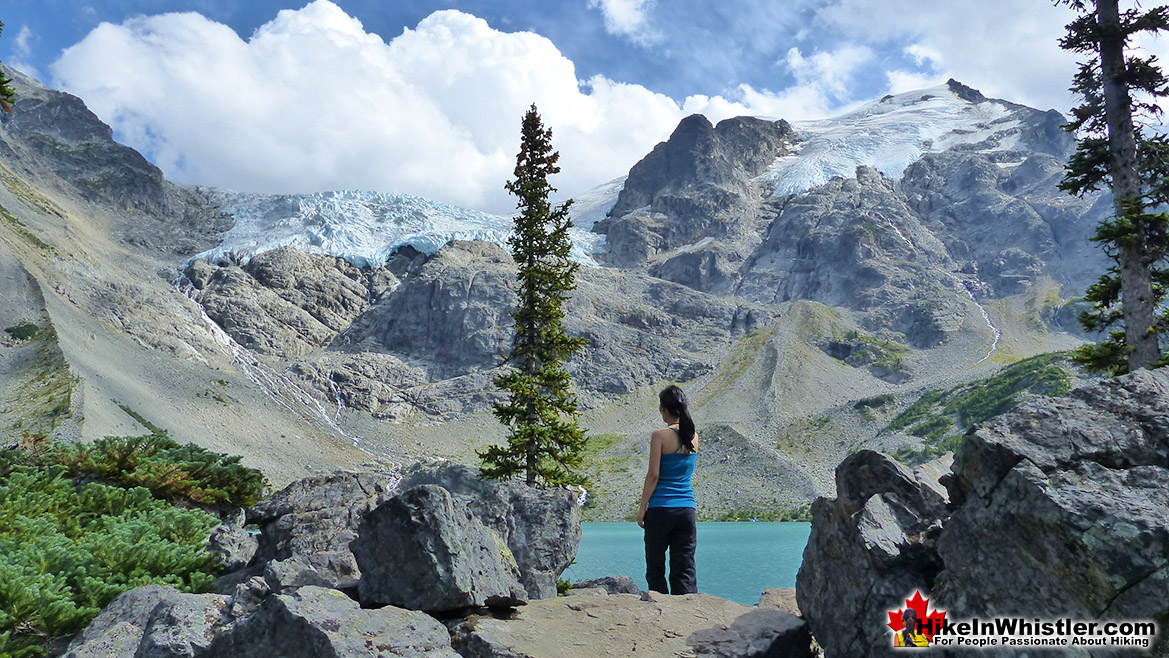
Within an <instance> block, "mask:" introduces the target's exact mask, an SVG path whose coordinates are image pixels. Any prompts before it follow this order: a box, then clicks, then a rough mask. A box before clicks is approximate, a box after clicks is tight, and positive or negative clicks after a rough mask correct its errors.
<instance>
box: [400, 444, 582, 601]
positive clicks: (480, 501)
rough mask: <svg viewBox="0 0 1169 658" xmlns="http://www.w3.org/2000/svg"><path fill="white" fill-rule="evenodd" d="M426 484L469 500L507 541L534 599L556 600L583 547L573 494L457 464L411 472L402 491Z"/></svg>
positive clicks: (479, 515)
mask: <svg viewBox="0 0 1169 658" xmlns="http://www.w3.org/2000/svg"><path fill="white" fill-rule="evenodd" d="M421 485H437V486H439V487H441V488H443V489H444V490H446V491H448V492H450V494H451V496H453V497H455V498H461V499H463V500H464V501H465V502H466V504H467V508H468V510H469V511H470V512H471V514H472V515H473V516H474V517H475V519H476V520H477V521H478V522H479V523H481V524H482V525H484V526H485V527H486V528H488V529H490V530H492V531H494V532H495V533H496V534H497V535H498V536H499V537H500V538H501V539H502V540H503V542H504V544H506V547H507V550H508V552H510V553H511V556H512V558H513V559H515V562H516V566H517V567H518V568H519V576H520V582H521V583H522V584H523V586H524V588H525V589H526V590H527V593H528V596H529V597H531V598H533V599H547V598H552V597H555V596H556V581H557V579H559V577H560V574H562V573H564V570H565V569H567V568H568V566H569V565H570V564H572V561H573V560H574V559H575V558H576V549H577V547H578V546H579V545H580V537H581V531H580V508H579V507H577V505H576V496H575V494H574V493H573V492H571V491H567V490H564V489H561V490H555V489H553V490H540V489H533V488H532V487H529V486H527V485H525V484H523V483H520V482H492V481H487V480H483V479H480V478H479V477H478V475H477V474H476V472H475V470H474V469H472V468H469V467H467V466H462V465H456V464H447V465H445V466H443V467H440V468H432V467H420V468H417V469H415V470H413V471H410V472H407V473H406V474H405V475H404V476H403V478H402V483H401V485H400V486H399V490H401V491H407V490H409V489H410V488H412V487H417V486H421Z"/></svg>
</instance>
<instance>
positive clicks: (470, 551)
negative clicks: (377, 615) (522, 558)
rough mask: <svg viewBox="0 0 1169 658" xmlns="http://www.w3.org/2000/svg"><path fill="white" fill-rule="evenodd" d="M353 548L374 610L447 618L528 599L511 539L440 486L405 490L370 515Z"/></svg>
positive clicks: (364, 596) (362, 592)
mask: <svg viewBox="0 0 1169 658" xmlns="http://www.w3.org/2000/svg"><path fill="white" fill-rule="evenodd" d="M352 550H353V555H354V557H355V558H356V559H357V563H358V565H359V567H360V568H361V571H362V578H361V581H360V582H359V583H358V593H359V596H360V598H361V601H362V603H363V604H364V605H367V606H371V605H396V606H399V607H405V608H410V609H413V610H425V611H427V612H445V611H450V610H458V609H462V608H468V607H473V606H484V605H486V606H493V607H496V606H502V607H509V606H515V605H519V604H522V603H524V602H525V601H526V599H527V598H528V597H527V592H525V591H524V587H523V585H521V584H520V573H519V568H518V567H517V566H516V562H515V558H514V557H512V554H511V550H510V549H509V548H508V547H507V543H506V542H505V541H504V540H503V538H501V537H500V536H499V534H498V533H496V532H495V531H494V530H491V529H490V528H488V527H486V526H485V525H483V524H482V523H480V522H479V521H478V520H477V519H476V517H475V515H474V514H472V512H471V509H470V507H469V505H468V504H467V502H465V501H464V500H463V499H462V498H452V497H451V494H450V492H448V491H447V490H446V489H443V488H442V487H439V486H437V485H432V484H423V485H418V486H415V487H411V488H408V489H405V490H404V491H402V493H400V494H398V495H396V496H394V497H393V498H391V499H389V500H387V501H386V502H385V503H382V504H381V505H379V506H378V507H377V508H375V509H373V510H371V511H370V512H368V513H366V514H365V516H364V518H363V519H362V521H361V525H360V526H359V527H358V531H357V538H356V539H354V540H353V543H352Z"/></svg>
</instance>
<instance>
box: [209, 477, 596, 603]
mask: <svg viewBox="0 0 1169 658" xmlns="http://www.w3.org/2000/svg"><path fill="white" fill-rule="evenodd" d="M420 485H436V486H437V487H439V488H441V489H442V491H443V492H445V493H439V492H435V491H432V492H431V493H433V494H434V495H435V496H437V497H438V498H443V497H444V496H445V497H446V498H450V504H449V505H447V504H446V503H442V504H439V505H438V507H437V508H436V507H434V506H428V507H426V513H427V514H429V515H430V516H428V517H427V518H429V519H430V522H431V523H433V524H434V525H433V526H431V525H429V524H422V526H421V527H416V528H414V527H413V526H412V528H413V529H416V530H418V531H419V532H422V533H425V532H429V531H432V530H434V529H435V528H438V527H440V526H443V527H446V530H447V531H450V532H448V533H447V534H443V535H442V536H441V537H440V538H438V537H431V538H430V539H436V540H437V539H442V540H443V541H447V540H450V541H453V542H454V543H453V544H451V545H452V546H459V545H462V542H463V541H464V540H468V539H469V538H474V537H478V538H481V539H484V541H486V539H487V538H492V539H491V543H490V544H485V545H487V546H489V547H490V548H491V550H492V551H495V552H497V553H499V555H500V556H501V557H500V559H501V561H500V563H499V564H497V565H494V566H492V567H491V568H504V562H506V560H504V559H503V558H502V556H503V555H505V554H510V560H511V563H512V565H513V566H514V568H515V569H518V572H517V574H516V575H515V578H516V579H517V582H516V583H511V584H509V585H508V587H511V586H512V585H514V587H515V592H514V593H515V594H516V595H517V596H516V597H515V598H516V599H517V600H518V599H523V598H528V597H531V598H548V597H554V596H556V581H557V579H558V578H559V576H560V574H561V573H563V572H564V570H565V569H567V568H568V565H569V564H571V563H572V560H573V559H574V558H575V557H576V549H577V546H578V545H579V544H580V510H579V509H578V508H577V506H576V499H575V496H574V494H573V493H572V492H570V491H566V490H559V491H557V490H537V489H533V488H531V487H528V486H526V485H523V484H522V483H518V482H489V481H485V480H481V479H480V478H479V477H478V475H477V474H476V472H475V471H474V470H473V469H471V468H468V467H466V466H463V465H458V464H452V463H441V464H437V465H433V464H432V465H419V466H416V467H413V468H411V469H409V470H407V471H406V472H405V473H403V474H401V475H394V474H391V473H384V472H350V471H338V472H335V473H332V474H330V475H327V476H316V477H311V478H305V479H303V480H299V481H297V482H294V483H293V484H291V485H289V486H288V487H286V488H284V489H283V490H281V491H279V492H277V493H276V494H274V495H273V496H272V497H271V498H269V499H267V500H265V501H263V502H261V503H258V504H257V505H255V506H253V507H251V508H249V509H248V510H247V515H246V517H247V518H246V521H247V523H250V524H256V525H258V526H259V527H260V529H261V533H260V536H259V547H258V550H257V551H256V552H255V556H254V558H252V559H251V560H250V562H249V566H248V568H246V569H242V570H240V571H237V572H235V573H231V574H228V575H226V576H224V577H223V578H222V580H223V581H224V583H225V584H226V583H232V584H234V583H238V582H242V581H244V580H247V579H248V578H250V577H252V576H254V575H258V574H262V575H263V576H264V577H265V579H266V580H267V582H268V585H269V586H270V587H271V588H272V589H274V590H275V591H277V592H280V591H282V590H284V589H287V588H292V587H301V586H305V585H314V586H320V587H330V588H336V589H352V588H357V587H358V583H359V581H361V580H362V578H363V576H362V573H363V571H364V568H363V567H361V566H360V565H359V560H358V559H357V558H355V557H354V553H355V552H360V549H359V548H358V547H359V546H362V545H365V546H369V545H370V541H371V539H370V538H371V537H373V536H374V535H375V534H377V533H380V532H381V530H378V528H381V529H384V528H386V527H389V526H388V525H384V524H383V522H385V521H386V519H383V518H382V515H383V514H386V513H387V512H385V511H382V512H379V513H378V515H377V517H378V519H380V521H379V522H375V523H372V525H369V526H368V528H367V529H368V531H369V532H370V533H371V534H370V535H367V536H366V538H365V539H364V540H362V541H360V542H358V543H357V546H354V545H352V544H353V543H354V540H357V539H358V536H359V534H360V533H359V526H361V525H362V523H363V519H365V517H366V516H368V515H369V514H371V513H372V512H371V511H373V510H379V509H381V507H383V506H384V505H385V504H386V503H387V501H390V500H391V499H393V498H394V497H397V496H400V495H402V494H405V493H407V492H409V491H410V490H412V489H414V488H416V487H418V486H420ZM415 502H418V501H415ZM404 504H405V505H407V506H409V505H411V504H413V503H409V504H407V503H404V502H403V501H398V503H395V508H397V507H398V506H400V505H404ZM456 508H457V510H458V513H457V514H456ZM456 517H458V518H457V520H456ZM399 521H401V522H403V523H407V524H408V523H409V519H408V518H407V519H402V518H399ZM452 523H453V524H455V526H457V527H447V526H450V524H452ZM444 524H446V525H445V526H444ZM391 525H392V524H391ZM464 531H466V532H467V533H469V535H466V534H460V533H463V532H464ZM450 533H454V534H453V535H452V534H450ZM378 536H380V535H378ZM382 539H384V540H385V541H391V542H392V541H413V540H412V539H410V538H408V537H403V536H391V537H384V538H382ZM495 539H498V540H499V542H501V545H500V546H495ZM381 541H382V540H381V539H379V540H377V542H375V543H374V545H373V546H372V547H371V548H370V549H369V551H368V552H367V554H366V557H367V559H368V560H369V564H371V565H374V568H375V569H382V572H381V573H382V574H383V575H384V576H385V577H394V576H395V575H396V574H395V572H394V570H393V569H392V568H390V570H389V572H386V571H385V570H384V569H385V568H387V567H386V565H384V564H382V563H381V562H380V560H381V558H382V557H384V556H385V554H386V551H385V550H384V548H383V547H382V544H381V543H380V542H381ZM419 541H421V540H419ZM427 541H429V540H427ZM497 548H498V549H499V550H498V551H496V549H497ZM391 557H397V558H399V559H414V558H418V557H419V555H417V554H416V551H414V550H410V551H407V552H405V553H402V554H401V555H397V556H391ZM448 566H449V565H448ZM465 566H466V565H460V566H459V568H460V569H461V568H464V567H465ZM484 568H486V567H484ZM452 573H453V572H452ZM448 575H449V574H448ZM379 578H381V576H379ZM370 586H371V585H369V584H367V585H366V587H370ZM377 587H385V585H384V583H383V584H382V585H379V586H377ZM373 591H376V590H373ZM509 592H510V590H509ZM503 594H504V592H503V591H502V590H501V591H499V592H493V593H492V594H490V595H488V596H496V595H503ZM509 595H510V594H509ZM363 600H364V598H363ZM394 600H395V601H396V600H397V599H394ZM475 600H476V601H478V602H477V603H464V604H461V605H463V606H466V605H481V604H482V603H483V602H485V600H486V599H481V598H477V599H475ZM379 601H380V602H381V603H389V602H391V601H389V600H385V599H379ZM500 601H501V602H502V599H501V600H500ZM412 607H413V606H412ZM418 607H419V608H423V609H429V608H426V607H425V606H418Z"/></svg>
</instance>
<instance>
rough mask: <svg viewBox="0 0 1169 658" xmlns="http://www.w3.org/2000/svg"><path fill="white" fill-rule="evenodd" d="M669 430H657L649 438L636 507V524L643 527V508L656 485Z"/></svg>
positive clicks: (647, 503)
mask: <svg viewBox="0 0 1169 658" xmlns="http://www.w3.org/2000/svg"><path fill="white" fill-rule="evenodd" d="M668 432H670V430H657V431H655V432H654V433H653V434H652V435H650V438H649V468H648V469H647V470H646V472H645V484H644V485H642V487H641V505H640V506H639V507H638V508H637V525H639V526H641V527H643V528H644V527H645V510H646V507H647V506H648V505H649V499H650V496H652V495H653V493H654V489H655V488H657V486H658V475H659V474H660V473H661V468H662V443H663V442H665V437H666V433H668Z"/></svg>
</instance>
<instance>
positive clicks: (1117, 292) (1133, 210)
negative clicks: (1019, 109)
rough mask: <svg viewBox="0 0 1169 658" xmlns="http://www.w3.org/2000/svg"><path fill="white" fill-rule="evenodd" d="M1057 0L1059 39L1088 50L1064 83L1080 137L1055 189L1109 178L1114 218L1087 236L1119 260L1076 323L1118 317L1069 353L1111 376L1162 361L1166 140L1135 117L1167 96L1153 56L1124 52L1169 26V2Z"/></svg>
mask: <svg viewBox="0 0 1169 658" xmlns="http://www.w3.org/2000/svg"><path fill="white" fill-rule="evenodd" d="M1057 1H1058V3H1061V4H1067V5H1069V6H1070V7H1072V8H1073V9H1075V10H1076V11H1078V12H1080V16H1079V17H1078V18H1077V19H1076V20H1074V21H1072V22H1071V23H1069V24H1068V26H1067V36H1066V37H1064V38H1063V39H1062V40H1061V41H1060V46H1061V47H1063V48H1064V49H1066V50H1071V51H1074V52H1077V53H1081V54H1083V55H1085V56H1086V57H1087V59H1086V61H1084V62H1082V63H1081V64H1080V69H1079V72H1078V73H1077V74H1076V77H1075V80H1074V83H1073V85H1072V87H1071V90H1072V91H1073V92H1075V93H1076V94H1077V95H1078V96H1079V97H1080V98H1081V99H1082V101H1083V102H1082V104H1080V105H1079V106H1077V107H1076V108H1074V109H1073V110H1072V112H1073V114H1074V118H1073V119H1072V121H1071V123H1069V124H1068V126H1067V127H1068V129H1069V130H1072V131H1074V132H1076V133H1078V134H1079V136H1080V141H1079V144H1078V146H1077V149H1076V152H1075V155H1073V156H1072V159H1071V161H1070V162H1069V163H1068V169H1067V175H1066V177H1065V178H1064V181H1063V182H1062V183H1061V184H1060V188H1061V189H1063V190H1066V191H1068V192H1071V193H1072V194H1076V195H1083V194H1084V193H1085V192H1088V191H1093V190H1098V189H1102V188H1104V187H1105V186H1107V188H1108V189H1109V190H1110V191H1111V192H1112V197H1113V217H1112V218H1110V219H1108V220H1106V221H1104V222H1101V223H1100V226H1099V227H1098V228H1097V231H1096V235H1095V236H1094V237H1093V238H1092V239H1093V240H1095V241H1096V242H1099V243H1101V245H1103V247H1104V250H1105V253H1107V254H1108V256H1109V257H1111V258H1112V259H1113V260H1114V261H1115V262H1116V265H1115V266H1113V267H1111V268H1109V270H1108V272H1106V273H1105V274H1104V275H1103V276H1102V277H1101V278H1100V280H1099V281H1098V282H1097V283H1095V284H1093V285H1092V286H1091V287H1090V288H1089V289H1088V293H1087V298H1088V300H1089V301H1090V302H1092V303H1093V308H1092V309H1090V310H1088V311H1086V312H1084V313H1083V314H1082V315H1081V316H1080V321H1081V323H1082V324H1083V325H1084V327H1086V328H1088V329H1090V330H1094V331H1103V330H1106V329H1109V328H1113V327H1116V326H1118V325H1123V330H1115V331H1112V332H1111V333H1110V335H1109V338H1108V339H1107V340H1104V341H1101V342H1100V343H1098V344H1095V345H1087V346H1085V347H1083V348H1081V349H1080V350H1079V351H1078V353H1077V356H1076V360H1077V361H1079V362H1080V363H1083V364H1085V365H1086V366H1088V367H1089V368H1091V369H1094V370H1104V371H1109V372H1112V373H1114V374H1122V373H1125V372H1128V371H1131V370H1136V369H1137V368H1142V367H1154V366H1157V365H1163V363H1164V361H1163V357H1162V354H1161V349H1160V345H1159V338H1160V335H1161V334H1162V333H1164V331H1165V328H1166V324H1167V323H1166V317H1165V315H1164V313H1163V312H1162V311H1161V302H1162V301H1163V300H1164V298H1165V288H1164V284H1165V283H1166V282H1169V273H1167V272H1166V269H1165V260H1166V256H1167V255H1169V240H1167V237H1166V220H1167V218H1166V215H1165V214H1164V213H1156V212H1150V210H1151V209H1157V208H1159V207H1162V206H1163V205H1164V204H1165V203H1166V201H1169V163H1167V160H1166V158H1167V155H1169V141H1167V140H1166V138H1165V136H1164V135H1155V134H1150V133H1149V132H1148V131H1145V130H1144V129H1143V127H1142V125H1141V121H1142V120H1150V119H1154V118H1156V117H1157V116H1158V115H1159V114H1160V113H1161V110H1160V108H1159V107H1158V106H1157V104H1156V101H1157V99H1159V98H1163V97H1165V96H1169V81H1167V80H1166V78H1165V76H1164V74H1163V73H1162V72H1161V68H1160V67H1159V66H1158V64H1157V58H1156V57H1155V56H1149V57H1139V56H1136V55H1133V54H1129V53H1126V52H1125V51H1126V49H1127V48H1128V45H1129V40H1130V39H1131V38H1132V37H1133V36H1134V35H1137V34H1140V33H1142V32H1148V33H1154V34H1155V33H1157V32H1159V31H1162V30H1166V29H1169V8H1167V7H1165V6H1160V7H1156V8H1154V9H1152V10H1150V11H1147V12H1141V11H1140V10H1139V9H1127V10H1125V11H1123V12H1122V11H1121V10H1120V7H1119V2H1118V0H1057Z"/></svg>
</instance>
